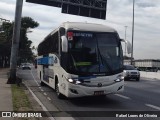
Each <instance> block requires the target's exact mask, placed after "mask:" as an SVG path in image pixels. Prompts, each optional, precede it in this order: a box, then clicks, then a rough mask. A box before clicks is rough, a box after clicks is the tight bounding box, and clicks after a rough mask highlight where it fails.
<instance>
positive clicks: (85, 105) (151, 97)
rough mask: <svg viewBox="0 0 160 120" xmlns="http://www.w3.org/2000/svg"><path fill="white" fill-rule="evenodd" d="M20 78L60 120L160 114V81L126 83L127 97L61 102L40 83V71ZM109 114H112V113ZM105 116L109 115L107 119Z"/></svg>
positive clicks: (27, 72)
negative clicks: (122, 114) (150, 112)
mask: <svg viewBox="0 0 160 120" xmlns="http://www.w3.org/2000/svg"><path fill="white" fill-rule="evenodd" d="M18 75H19V76H20V77H21V78H22V79H23V82H24V83H25V84H26V85H27V86H28V87H29V88H30V90H31V91H32V92H33V93H34V94H35V95H36V97H37V98H38V99H39V100H40V102H41V103H42V104H43V105H44V107H45V109H46V110H48V111H57V112H56V113H53V114H55V115H54V116H56V117H57V116H60V117H66V116H70V115H71V116H74V119H76V120H103V119H104V120H107V119H108V120H115V119H116V120H121V119H124V118H121V117H118V118H110V117H106V116H109V115H111V114H112V113H111V111H112V112H113V113H115V112H117V111H118V112H119V111H120V112H121V111H124V112H127V111H131V115H134V114H135V115H137V114H136V113H135V112H133V111H156V112H157V111H159V112H160V80H154V79H143V78H141V79H140V81H138V82H137V81H125V90H124V92H123V93H121V94H115V95H107V96H106V97H104V98H102V97H84V98H75V99H63V100H60V99H58V98H57V96H56V93H55V91H54V90H53V89H52V88H50V87H48V86H40V80H39V79H38V78H37V74H36V70H35V69H34V68H32V70H20V69H19V70H18ZM69 111H73V112H69ZM80 111H81V112H80ZM106 111H108V113H107V112H106ZM114 111H115V112H114ZM103 112H105V113H106V114H109V115H105V114H104V113H103ZM118 112H117V113H118ZM100 113H101V114H100ZM144 114H145V112H144ZM144 114H143V115H144ZM119 115H120V114H119ZM151 115H152V114H151ZM86 116H87V117H86ZM125 119H127V120H130V119H132V120H133V119H134V120H135V119H138V120H139V119H141V120H159V119H160V118H154V117H143V118H135V117H134V118H132V116H130V117H127V118H126V117H125Z"/></svg>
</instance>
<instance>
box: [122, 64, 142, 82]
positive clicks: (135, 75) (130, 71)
mask: <svg viewBox="0 0 160 120" xmlns="http://www.w3.org/2000/svg"><path fill="white" fill-rule="evenodd" d="M123 73H124V80H130V79H135V80H136V81H139V80H140V72H139V71H138V70H137V69H136V68H135V67H134V66H133V65H124V70H123Z"/></svg>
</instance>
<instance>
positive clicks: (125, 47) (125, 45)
mask: <svg viewBox="0 0 160 120" xmlns="http://www.w3.org/2000/svg"><path fill="white" fill-rule="evenodd" d="M124 27H125V40H126V36H127V34H126V32H127V27H128V26H124ZM126 49H127V48H126V42H125V51H124V54H125V56H127V54H126V53H127V52H126V51H127V50H126Z"/></svg>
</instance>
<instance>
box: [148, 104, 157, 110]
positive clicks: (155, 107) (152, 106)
mask: <svg viewBox="0 0 160 120" xmlns="http://www.w3.org/2000/svg"><path fill="white" fill-rule="evenodd" d="M145 105H146V106H148V107H151V108H154V109H156V110H160V107H158V106H155V105H151V104H145Z"/></svg>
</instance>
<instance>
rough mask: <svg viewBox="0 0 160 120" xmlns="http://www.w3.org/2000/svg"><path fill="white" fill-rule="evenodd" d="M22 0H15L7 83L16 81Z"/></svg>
mask: <svg viewBox="0 0 160 120" xmlns="http://www.w3.org/2000/svg"><path fill="white" fill-rule="evenodd" d="M22 6H23V0H17V1H16V12H15V22H14V29H13V38H12V48H11V59H10V76H9V79H8V81H7V83H8V84H14V83H16V80H17V77H16V68H17V54H18V48H19V38H20V29H21V14H22Z"/></svg>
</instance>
